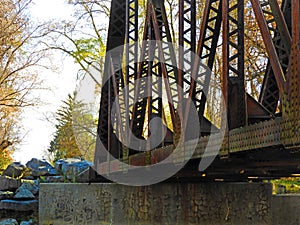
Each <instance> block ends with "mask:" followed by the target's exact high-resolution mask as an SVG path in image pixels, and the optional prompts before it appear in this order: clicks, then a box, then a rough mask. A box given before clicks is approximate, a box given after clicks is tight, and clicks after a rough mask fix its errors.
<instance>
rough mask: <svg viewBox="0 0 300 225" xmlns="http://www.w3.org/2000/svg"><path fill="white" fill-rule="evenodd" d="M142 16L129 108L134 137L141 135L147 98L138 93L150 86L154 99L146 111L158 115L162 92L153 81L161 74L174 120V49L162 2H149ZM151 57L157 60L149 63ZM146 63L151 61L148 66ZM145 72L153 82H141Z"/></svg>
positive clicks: (175, 93)
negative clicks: (135, 81) (144, 18)
mask: <svg viewBox="0 0 300 225" xmlns="http://www.w3.org/2000/svg"><path fill="white" fill-rule="evenodd" d="M146 16H147V18H146V22H145V23H146V24H145V28H144V35H143V43H142V53H141V60H140V63H139V69H138V77H137V79H138V80H139V81H138V82H137V85H136V87H135V102H136V104H135V106H134V107H133V113H132V121H131V129H132V130H133V133H134V134H135V135H136V136H137V137H138V138H142V133H143V127H144V122H145V113H146V112H147V110H146V106H147V99H145V98H144V99H142V98H141V97H139V96H142V94H143V93H145V91H146V90H147V89H148V86H149V85H150V86H151V90H152V94H154V96H153V97H154V98H152V100H151V105H152V108H151V109H152V110H151V112H150V113H152V112H153V113H154V114H153V115H155V114H156V115H162V110H163V109H162V102H161V94H162V93H161V92H162V91H161V90H159V89H160V88H161V84H159V83H158V82H157V78H158V77H159V76H161V75H163V77H164V85H165V91H166V95H167V98H168V101H169V107H170V112H171V118H172V122H173V124H174V121H175V119H174V117H175V111H174V102H175V101H176V102H177V95H178V93H177V87H176V84H177V70H175V66H176V58H175V53H174V49H173V48H172V46H171V44H170V43H171V42H172V40H171V34H170V30H169V25H168V21H167V16H166V11H165V8H164V3H163V1H156V0H152V1H149V2H148V7H147V15H146ZM153 45H155V46H153ZM153 51H155V52H156V53H157V54H155V53H154V52H153ZM154 60H157V62H159V63H158V64H157V63H154V64H153V61H154ZM148 62H152V63H151V65H150V64H149V63H148ZM174 65H175V66H174ZM149 74H151V76H154V77H156V78H154V79H151V81H153V82H154V83H152V85H151V84H146V81H145V80H148V79H149V78H148V75H149ZM145 77H147V79H142V78H145ZM158 80H159V79H158ZM155 96H156V97H155ZM148 102H149V100H148Z"/></svg>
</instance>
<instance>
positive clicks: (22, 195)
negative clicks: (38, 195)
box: [14, 188, 34, 199]
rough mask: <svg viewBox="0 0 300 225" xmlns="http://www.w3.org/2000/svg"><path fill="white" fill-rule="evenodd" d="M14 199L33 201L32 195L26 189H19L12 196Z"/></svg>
mask: <svg viewBox="0 0 300 225" xmlns="http://www.w3.org/2000/svg"><path fill="white" fill-rule="evenodd" d="M14 198H15V199H34V195H33V194H32V193H31V192H30V191H29V190H28V189H26V188H19V189H18V190H17V191H16V194H15V196H14Z"/></svg>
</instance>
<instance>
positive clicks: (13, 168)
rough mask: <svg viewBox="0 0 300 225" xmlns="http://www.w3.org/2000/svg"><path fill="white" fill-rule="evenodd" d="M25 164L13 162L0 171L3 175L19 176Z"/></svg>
mask: <svg viewBox="0 0 300 225" xmlns="http://www.w3.org/2000/svg"><path fill="white" fill-rule="evenodd" d="M25 168H26V167H25V166H24V165H23V164H21V163H20V162H14V163H12V164H10V165H9V166H8V167H7V168H6V169H5V170H4V171H3V173H2V175H3V176H9V177H12V178H18V177H20V176H21V175H22V174H23V172H24V170H25Z"/></svg>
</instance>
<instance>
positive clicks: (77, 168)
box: [0, 158, 93, 225]
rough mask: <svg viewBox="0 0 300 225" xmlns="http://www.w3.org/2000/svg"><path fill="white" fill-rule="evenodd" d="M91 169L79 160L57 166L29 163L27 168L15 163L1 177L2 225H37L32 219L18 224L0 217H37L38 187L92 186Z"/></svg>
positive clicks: (39, 162) (34, 159)
mask: <svg viewBox="0 0 300 225" xmlns="http://www.w3.org/2000/svg"><path fill="white" fill-rule="evenodd" d="M92 165H93V164H92V163H91V162H88V161H86V160H82V159H80V158H68V159H61V160H58V161H57V162H56V163H55V166H52V165H51V164H50V163H49V162H47V161H46V160H39V159H36V158H33V159H31V160H30V161H28V162H27V163H26V166H24V165H22V164H21V163H19V162H13V163H12V164H10V165H9V166H8V167H7V168H6V169H5V170H4V172H3V173H2V175H1V174H0V225H14V224H16V225H19V224H20V225H35V224H37V222H34V221H33V220H32V219H30V220H28V221H19V222H20V223H18V221H17V220H18V218H9V217H8V218H3V217H2V216H1V215H6V216H7V215H10V214H7V213H6V214H5V213H2V212H10V211H13V212H17V213H31V212H32V215H33V213H36V214H37V212H38V205H39V203H38V195H39V183H63V182H89V181H90V178H91V174H92V171H93V169H92ZM17 215H19V214H17ZM36 219H37V218H36Z"/></svg>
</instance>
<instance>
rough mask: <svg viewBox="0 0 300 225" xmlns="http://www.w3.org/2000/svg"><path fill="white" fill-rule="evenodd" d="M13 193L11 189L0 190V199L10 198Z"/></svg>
mask: <svg viewBox="0 0 300 225" xmlns="http://www.w3.org/2000/svg"><path fill="white" fill-rule="evenodd" d="M13 196H14V193H13V192H12V191H0V200H3V199H8V198H12V197H13Z"/></svg>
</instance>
